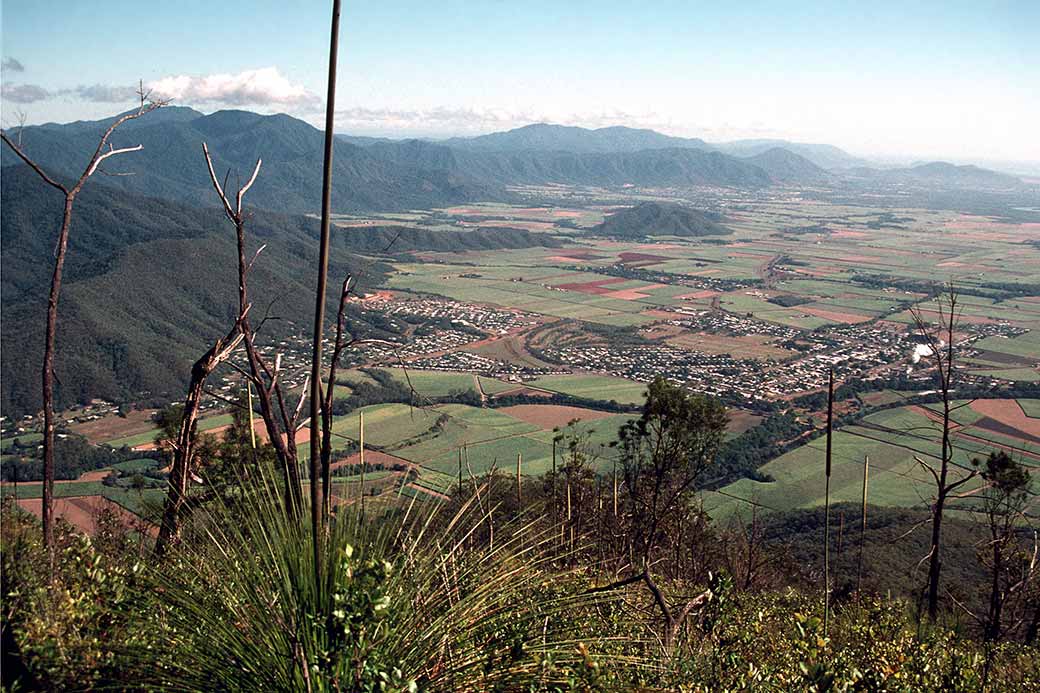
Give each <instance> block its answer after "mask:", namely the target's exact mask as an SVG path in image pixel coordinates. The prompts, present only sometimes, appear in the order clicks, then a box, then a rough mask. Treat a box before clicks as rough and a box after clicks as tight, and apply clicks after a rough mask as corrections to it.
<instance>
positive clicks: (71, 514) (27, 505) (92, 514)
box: [18, 496, 158, 537]
mask: <svg viewBox="0 0 1040 693" xmlns="http://www.w3.org/2000/svg"><path fill="white" fill-rule="evenodd" d="M18 505H19V506H21V508H22V509H24V510H27V511H29V512H31V513H32V514H33V515H35V516H36V517H41V518H42V517H43V499H42V498H24V499H21V500H19V501H18ZM104 511H111V512H112V513H114V514H115V515H116V517H118V518H119V519H120V520H121V521H122V523H123V524H124V526H126V527H127V528H129V529H140V528H141V527H142V526H143V525H144V523H143V522H142V520H141V518H139V517H137V515H134V514H133V513H132V512H130V511H129V510H126V509H125V508H123V507H122V506H121V505H119V504H118V503H113V502H112V501H110V500H108V499H107V498H105V497H103V496H75V497H73V498H55V499H54V515H55V516H56V517H60V518H62V519H63V520H65V521H66V522H68V523H69V524H70V525H72V526H73V527H75V528H76V529H78V530H80V531H81V532H84V533H86V534H94V533H95V532H96V531H97V518H98V516H99V515H100V514H101V513H102V512H104ZM147 532H148V534H149V535H151V536H153V537H154V536H156V535H157V534H158V528H156V527H155V526H153V525H148V526H147Z"/></svg>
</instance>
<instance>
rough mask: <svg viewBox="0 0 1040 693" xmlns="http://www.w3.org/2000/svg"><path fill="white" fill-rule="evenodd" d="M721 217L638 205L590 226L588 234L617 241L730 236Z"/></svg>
mask: <svg viewBox="0 0 1040 693" xmlns="http://www.w3.org/2000/svg"><path fill="white" fill-rule="evenodd" d="M721 219H722V217H721V216H719V215H718V214H713V213H711V212H701V211H698V210H695V209H689V208H687V207H683V206H681V205H677V204H668V203H661V202H641V203H639V204H637V205H636V206H635V207H631V208H629V209H625V210H622V211H620V212H617V213H615V214H612V215H610V216H609V217H607V218H606V219H604V220H603V223H601V224H599V225H597V226H594V227H593V228H592V229H591V233H594V234H596V235H599V236H614V237H618V238H643V237H644V236H683V237H697V236H723V235H727V234H730V233H733V232H732V231H731V230H730V229H728V228H726V227H725V226H722V225H721V224H720V223H719V221H721Z"/></svg>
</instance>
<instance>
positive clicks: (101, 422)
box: [69, 409, 157, 445]
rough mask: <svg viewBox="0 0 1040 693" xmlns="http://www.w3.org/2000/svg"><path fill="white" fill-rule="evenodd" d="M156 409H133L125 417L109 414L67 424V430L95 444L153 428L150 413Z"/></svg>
mask: <svg viewBox="0 0 1040 693" xmlns="http://www.w3.org/2000/svg"><path fill="white" fill-rule="evenodd" d="M156 411H157V410H155V409H135V410H133V411H131V412H128V413H127V415H126V418H123V417H122V416H118V415H116V414H111V415H109V416H106V417H104V418H102V419H97V420H95V421H87V422H85V423H77V424H72V425H71V426H69V430H70V431H72V432H73V433H78V434H80V435H82V436H86V438H87V440H88V441H90V442H91V443H93V444H94V445H97V444H98V443H103V442H105V441H106V440H113V439H115V438H126V437H128V436H132V435H137V434H138V433H144V432H145V431H150V430H152V428H154V424H153V423H152V415H153V414H154V413H155V412H156Z"/></svg>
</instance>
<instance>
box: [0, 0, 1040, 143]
mask: <svg viewBox="0 0 1040 693" xmlns="http://www.w3.org/2000/svg"><path fill="white" fill-rule="evenodd" d="M330 16H331V1H330V2H317V1H297V2H293V1H291V0H283V1H281V2H269V1H267V0H220V1H219V2H213V0H206V1H205V2H200V1H197V0H177V1H176V2H141V1H140V0H62V1H61V2H58V1H57V0H2V6H0V22H2V56H3V72H2V99H0V104H2V108H3V113H2V119H3V124H4V126H5V127H9V126H11V125H13V124H16V123H17V121H18V117H19V114H24V116H25V118H26V122H27V123H30V124H32V123H42V122H49V121H53V122H68V121H72V120H80V119H95V118H100V117H104V116H108V115H111V114H113V113H116V112H118V111H121V110H125V109H126V108H128V107H130V106H131V105H132V104H133V99H134V95H133V93H134V87H135V85H136V84H137V83H138V81H139V80H143V81H144V83H145V85H146V86H147V87H148V88H150V89H151V90H152V92H153V93H155V94H160V95H162V96H165V97H169V98H173V99H174V102H175V103H177V104H178V105H184V106H191V107H194V108H196V109H198V110H200V111H203V112H207V113H208V112H212V111H216V110H220V109H224V108H240V109H247V110H252V111H257V112H261V113H276V112H280V113H288V114H290V115H293V116H296V117H299V118H302V119H304V120H307V121H308V122H311V123H313V124H315V125H318V126H319V127H321V126H322V123H323V119H324V98H325V80H326V73H327V68H328V37H329V19H330ZM341 22H342V26H341V39H340V59H339V67H338V72H339V78H338V81H337V97H336V130H337V131H338V132H347V133H352V134H363V135H376V136H390V137H415V136H420V137H438V138H439V137H448V136H453V135H475V134H481V133H486V132H494V131H500V130H506V129H510V128H513V127H518V126H521V125H525V124H528V123H532V122H554V123H561V124H567V125H580V126H584V127H603V126H608V125H627V126H631V127H648V128H653V129H655V130H659V131H661V132H665V133H667V134H671V135H678V136H687V137H701V138H703V139H705V140H707V141H709V142H713V141H714V142H719V141H728V140H734V139H744V138H783V139H790V140H795V141H802V142H826V143H830V144H835V145H837V146H840V147H842V148H844V149H846V150H848V151H850V152H852V153H854V154H858V155H864V156H870V157H875V158H883V159H884V158H887V159H891V160H897V159H905V160H908V161H910V160H923V159H936V158H942V159H946V160H950V161H1012V162H1014V161H1019V162H1038V161H1040V136H1038V135H1037V132H1036V130H1037V125H1036V124H1037V123H1040V2H1037V1H1036V0H1024V1H1021V2H1000V1H999V0H995V1H992V2H984V1H974V2H961V1H959V0H946V1H944V2H930V1H922V2H913V1H910V2H908V1H907V0H901V1H900V2H888V1H885V0H873V1H870V2H868V1H862V2H844V1H842V0H833V1H830V2H815V3H809V2H798V3H795V2H752V1H745V2H717V1H715V2H696V1H695V0H686V1H680V2H669V1H665V0H644V2H640V3H633V2H631V1H628V2H615V1H614V0H598V1H595V2H585V1H583V0H566V1H557V2H543V1H541V0H509V1H502V0H476V1H471V2H459V1H456V0H438V1H437V2H430V1H429V0H423V1H407V2H405V1H396V0H373V1H371V2H356V1H354V2H352V1H350V0H346V1H345V2H344V3H343V14H342V20H341Z"/></svg>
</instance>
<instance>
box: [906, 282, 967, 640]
mask: <svg viewBox="0 0 1040 693" xmlns="http://www.w3.org/2000/svg"><path fill="white" fill-rule="evenodd" d="M957 299H958V296H957V292H956V290H955V289H954V287H953V285H952V284H950V285H948V286H947V287H946V289H945V290H944V291H942V292H940V293H939V294H938V295H937V296H936V297H935V305H936V313H937V315H938V321H937V323H935V324H933V323H932V321H931V320H930V319H928V318H927V317H926V316H925V314H924V312H923V311H922V310H921V308H920V306H915V307H913V308H911V309H910V315H911V317H912V318H913V321H914V326H915V328H916V330H917V333H918V335H919V336H920V338H921V340H922V342H923V343H924V345H925V346H926V347H927V353H926V354H924V357H925V358H931V359H933V360H934V362H935V370H936V377H937V378H938V380H939V392H940V394H941V397H942V407H943V411H942V449H941V452H940V456H939V467H938V469H936V467H935V465H934V464H933V463H930V462H925V461H924V460H923V459H921V458H920V457H914V459H915V460H917V462H918V464H920V465H921V467H923V468H924V469H925V470H926V471H927V472H928V473H929V474H930V475H931V476H932V479H933V480H934V482H935V501H934V503H933V504H932V517H931V522H932V541H931V548H930V550H929V552H928V555H927V556H926V558H927V559H928V585H927V591H928V618H930V619H931V620H932V621H934V620H935V619H936V618H937V617H938V615H939V582H940V574H941V572H942V522H943V512H944V511H945V509H946V503H947V501H948V500H950V499H951V497H952V496H953V492H954V491H956V490H957V489H958V488H960V487H961V486H963V485H964V484H966V483H968V482H969V481H970V480H971V479H972V478H974V476H975V475H976V472H975V471H974V470H973V471H971V472H969V473H968V474H967V475H965V476H963V477H961V478H960V479H958V480H956V481H950V469H951V467H952V466H953V443H952V441H951V439H950V429H951V421H952V419H951V418H950V414H951V412H952V411H953V410H954V409H955V408H956V407H954V406H953V400H952V393H953V391H954V376H955V371H954V367H953V364H954V357H955V351H954V340H955V338H956V331H957V325H958V322H959V320H960V308H959V307H958V300H957Z"/></svg>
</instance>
